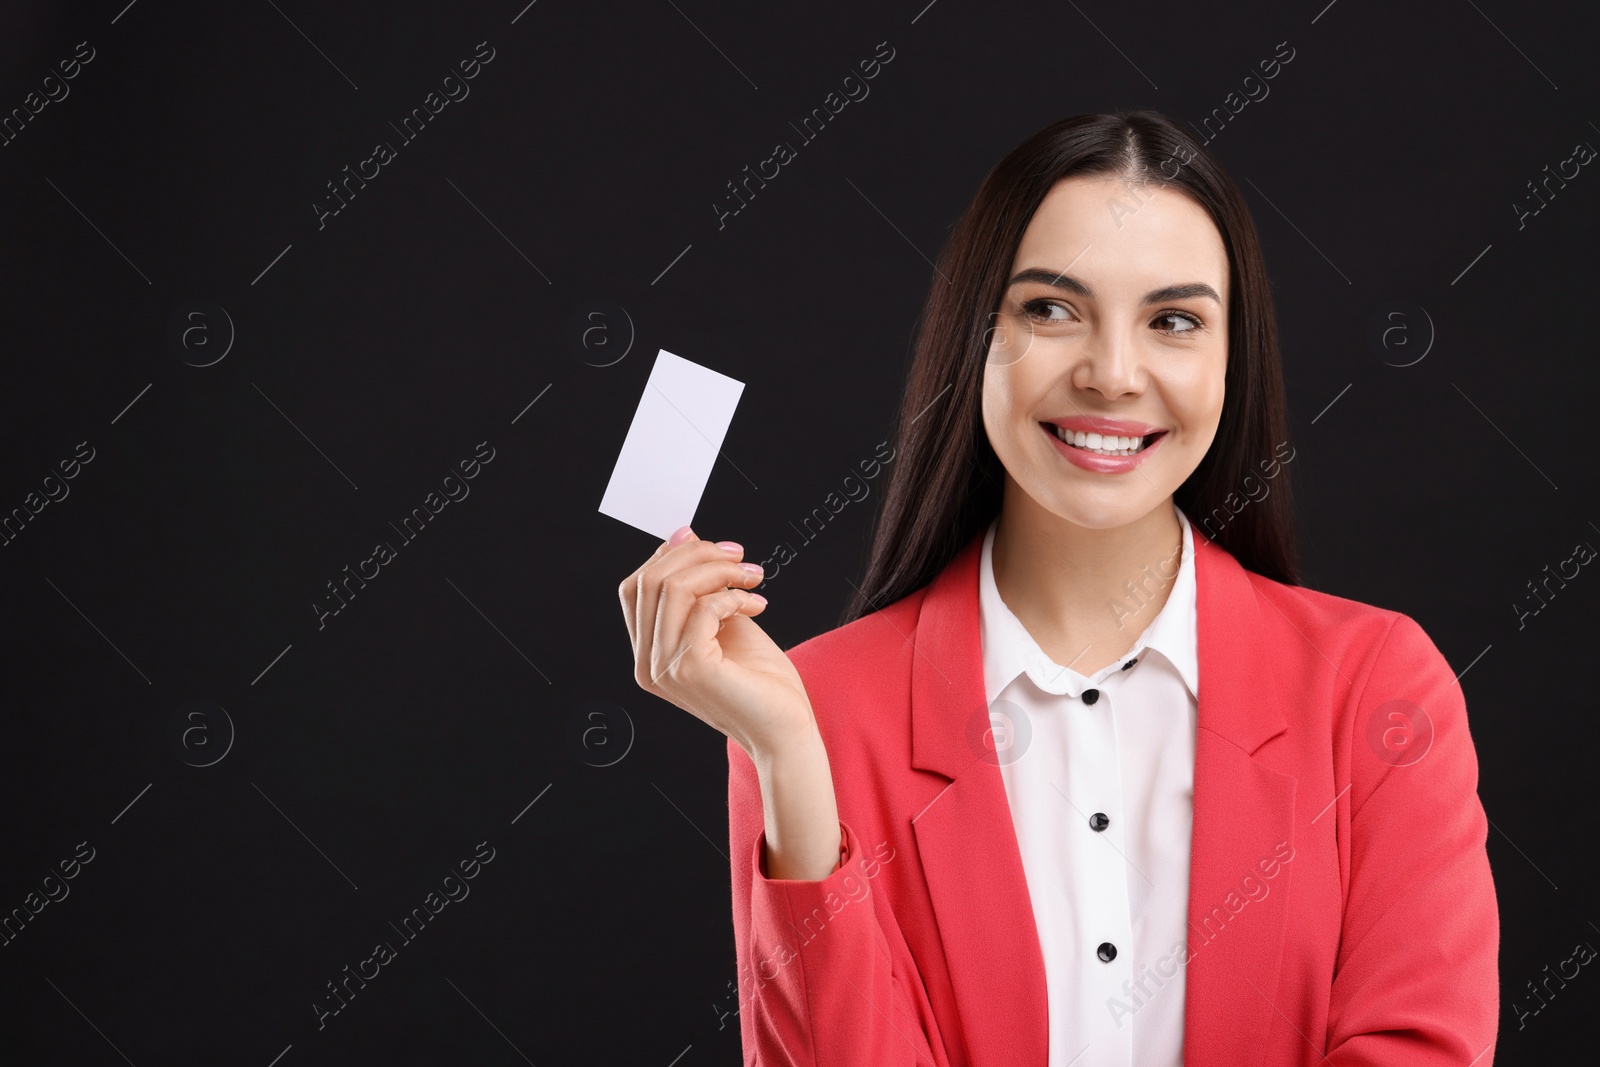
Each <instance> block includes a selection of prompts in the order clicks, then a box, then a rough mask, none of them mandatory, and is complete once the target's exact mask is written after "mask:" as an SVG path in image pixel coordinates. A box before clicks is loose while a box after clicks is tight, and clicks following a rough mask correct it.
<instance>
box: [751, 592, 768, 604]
mask: <svg viewBox="0 0 1600 1067" xmlns="http://www.w3.org/2000/svg"><path fill="white" fill-rule="evenodd" d="M750 595H751V596H753V597H755V598H756V599H757V600H759V601H761V602H762V603H763V604H765V603H766V602H767V598H766V597H764V596H762V595H761V594H760V593H751V594H750Z"/></svg>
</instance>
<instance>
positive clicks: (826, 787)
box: [753, 723, 840, 881]
mask: <svg viewBox="0 0 1600 1067" xmlns="http://www.w3.org/2000/svg"><path fill="white" fill-rule="evenodd" d="M753 762H754V763H755V766H756V771H757V774H758V775H759V778H760V782H761V811H762V820H763V823H764V826H765V829H766V867H767V877H768V878H789V879H797V880H803V881H818V880H820V879H823V878H826V877H827V876H828V875H829V874H831V873H832V872H833V869H834V868H835V867H836V866H838V863H839V841H840V837H839V808H838V802H837V800H836V798H835V796H834V791H833V771H832V769H831V768H830V766H829V764H828V751H827V748H826V747H825V746H824V745H823V743H822V735H821V734H820V733H819V732H818V731H817V728H816V724H815V723H809V724H807V726H806V727H805V728H804V729H803V730H797V731H796V732H795V733H794V734H792V735H790V736H788V737H786V738H785V739H784V740H783V741H782V743H779V744H773V745H770V746H768V747H767V748H765V749H764V750H761V751H758V752H757V753H755V755H754V757H753Z"/></svg>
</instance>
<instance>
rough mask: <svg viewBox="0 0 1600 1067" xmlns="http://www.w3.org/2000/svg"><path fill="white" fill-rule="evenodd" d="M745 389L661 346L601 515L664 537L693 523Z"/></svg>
mask: <svg viewBox="0 0 1600 1067" xmlns="http://www.w3.org/2000/svg"><path fill="white" fill-rule="evenodd" d="M743 392H744V383H743V382H741V381H738V380H736V379H733V378H730V377H728V376H727V375H726V374H720V373H718V372H717V371H714V370H711V369H710V368H708V367H702V366H700V365H699V364H698V363H691V362H689V361H688V360H686V359H683V358H681V357H679V356H675V355H673V354H672V353H671V352H668V351H667V350H666V349H664V348H663V349H662V350H661V351H660V352H658V353H657V354H656V363H655V366H654V367H652V368H651V369H650V380H649V381H647V382H646V383H645V387H644V395H643V396H641V397H640V398H639V407H638V409H637V410H636V411H635V412H634V413H633V425H631V426H629V427H628V436H627V438H626V440H624V441H623V442H622V452H621V453H620V454H619V455H618V456H617V465H616V467H615V468H613V469H612V471H611V481H610V483H608V484H607V485H606V492H605V496H604V497H603V498H602V499H601V501H600V513H601V514H602V515H610V516H611V517H612V518H613V519H618V520H620V521H622V522H625V523H627V524H628V525H630V526H635V527H638V528H639V529H641V530H643V531H645V532H646V533H649V534H654V535H655V536H656V537H657V538H659V539H661V540H663V541H665V540H666V539H667V538H669V537H671V536H672V534H673V531H675V530H677V529H678V528H679V527H681V526H688V525H689V524H690V523H691V522H692V521H693V520H694V513H695V510H696V509H697V508H699V506H700V497H701V495H702V494H704V493H705V490H706V482H707V481H709V480H710V478H711V468H712V467H713V466H714V465H715V464H716V461H717V454H718V452H719V451H720V450H721V448H722V441H723V438H724V437H726V436H727V433H728V424H729V423H731V422H732V421H733V412H734V409H736V408H737V407H738V406H739V396H740V394H742V393H743Z"/></svg>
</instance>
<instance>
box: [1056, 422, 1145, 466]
mask: <svg viewBox="0 0 1600 1067" xmlns="http://www.w3.org/2000/svg"><path fill="white" fill-rule="evenodd" d="M1039 428H1040V429H1042V430H1043V431H1044V432H1045V433H1046V434H1048V435H1049V437H1050V442H1051V445H1052V446H1053V447H1054V448H1055V450H1056V451H1057V452H1059V453H1061V455H1062V456H1063V457H1064V458H1065V459H1066V460H1067V461H1068V462H1069V463H1071V464H1072V465H1073V466H1075V467H1079V468H1081V469H1083V470H1086V471H1091V472H1093V473H1095V474H1126V473H1128V472H1130V471H1132V470H1134V469H1135V468H1137V467H1138V466H1140V465H1141V464H1143V463H1144V462H1145V460H1147V459H1149V458H1150V456H1151V454H1152V453H1153V452H1154V451H1155V450H1156V448H1158V447H1159V446H1160V444H1161V442H1162V441H1163V440H1164V439H1165V438H1166V436H1167V431H1166V430H1152V431H1151V432H1150V433H1147V434H1144V435H1142V436H1137V437H1135V436H1124V435H1121V434H1109V433H1088V432H1086V431H1083V430H1068V429H1065V428H1064V427H1061V426H1057V425H1056V424H1054V423H1049V422H1041V423H1040V424H1039ZM1133 428H1138V427H1133Z"/></svg>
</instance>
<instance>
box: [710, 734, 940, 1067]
mask: <svg viewBox="0 0 1600 1067" xmlns="http://www.w3.org/2000/svg"><path fill="white" fill-rule="evenodd" d="M839 830H840V834H841V844H842V851H843V857H842V859H841V861H840V863H839V865H838V866H837V867H836V868H835V869H834V871H833V873H831V874H829V875H828V876H827V877H826V878H822V879H819V880H816V881H805V880H800V879H791V878H768V877H767V874H766V870H765V867H766V829H765V823H764V820H763V816H762V808H761V783H760V779H759V777H758V775H757V773H756V769H755V764H754V763H752V762H751V760H750V756H749V755H748V754H747V753H746V752H745V751H744V749H743V748H741V747H739V745H738V744H737V743H735V742H734V741H733V740H731V739H730V740H729V741H728V847H729V859H730V862H731V865H732V872H733V929H734V947H735V953H736V956H737V963H738V970H739V1031H740V1038H741V1040H742V1043H743V1046H744V1062H745V1064H746V1067H843V1065H853V1064H863V1065H865V1064H871V1065H873V1067H947V1062H948V1061H947V1060H946V1059H945V1057H944V1056H943V1055H942V1054H941V1055H938V1056H935V1054H934V1052H933V1049H932V1046H931V1044H930V1042H929V1039H928V1035H927V1032H926V1030H925V1029H924V1028H923V1026H922V1025H921V1024H920V1023H919V1022H918V1017H917V1013H916V1012H914V1011H913V1008H912V999H913V996H914V995H916V994H922V995H920V996H917V1002H918V1003H919V1004H921V1005H923V1006H925V1005H926V995H925V992H924V991H923V990H922V989H921V980H920V978H918V977H917V976H916V974H915V973H912V974H910V975H909V976H907V975H903V974H896V973H895V968H894V966H893V963H892V959H891V956H890V951H889V942H888V939H887V938H886V937H885V935H884V930H883V927H882V926H881V925H880V924H881V923H882V922H886V921H887V922H892V921H893V919H892V917H888V915H889V913H888V909H887V908H886V907H883V908H882V909H881V911H882V913H883V916H880V903H881V902H878V901H877V900H876V897H877V895H878V894H880V893H882V890H881V889H878V888H875V887H874V886H873V885H872V883H871V878H872V876H873V875H874V874H876V873H877V870H876V864H878V863H879V862H880V860H881V859H882V856H881V854H875V853H874V852H872V851H870V849H871V846H864V845H863V843H862V842H861V841H860V840H859V839H858V838H857V837H856V834H855V831H854V830H852V829H851V827H850V825H849V823H847V822H844V821H842V820H841V821H840V824H839ZM889 858H892V853H891V854H890V857H889ZM908 981H910V982H915V983H917V986H916V988H915V989H914V990H913V989H912V988H911V987H908V986H907V985H906V982H908Z"/></svg>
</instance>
